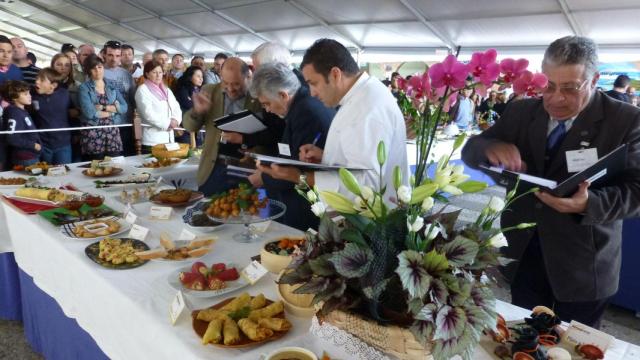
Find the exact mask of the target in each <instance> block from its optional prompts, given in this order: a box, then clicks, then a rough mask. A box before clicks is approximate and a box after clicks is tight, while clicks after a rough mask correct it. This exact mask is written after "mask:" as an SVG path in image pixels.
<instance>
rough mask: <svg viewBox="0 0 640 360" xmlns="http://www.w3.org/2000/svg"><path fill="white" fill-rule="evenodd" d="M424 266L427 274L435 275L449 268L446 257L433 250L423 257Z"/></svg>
mask: <svg viewBox="0 0 640 360" xmlns="http://www.w3.org/2000/svg"><path fill="white" fill-rule="evenodd" d="M424 266H425V268H426V269H427V272H428V273H429V274H437V273H439V272H441V271H445V270H447V269H448V268H449V261H447V257H446V256H445V255H443V254H440V253H438V252H437V251H436V249H433V250H431V251H429V252H428V253H427V254H426V255H425V256H424Z"/></svg>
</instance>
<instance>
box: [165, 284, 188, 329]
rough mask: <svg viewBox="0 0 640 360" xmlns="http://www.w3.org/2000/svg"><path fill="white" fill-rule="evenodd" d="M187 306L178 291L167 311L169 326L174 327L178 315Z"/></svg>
mask: <svg viewBox="0 0 640 360" xmlns="http://www.w3.org/2000/svg"><path fill="white" fill-rule="evenodd" d="M186 307H187V305H186V304H185V302H184V296H183V295H182V291H180V290H178V293H177V294H176V296H175V297H174V298H173V301H172V302H171V308H170V309H169V316H170V318H171V325H175V324H176V321H178V318H179V317H180V314H182V313H183V312H184V309H185V308H186Z"/></svg>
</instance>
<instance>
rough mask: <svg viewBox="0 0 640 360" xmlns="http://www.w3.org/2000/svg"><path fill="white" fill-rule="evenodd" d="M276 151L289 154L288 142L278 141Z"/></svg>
mask: <svg viewBox="0 0 640 360" xmlns="http://www.w3.org/2000/svg"><path fill="white" fill-rule="evenodd" d="M278 151H279V152H280V155H282V156H291V148H289V144H283V143H278Z"/></svg>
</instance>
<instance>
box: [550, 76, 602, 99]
mask: <svg viewBox="0 0 640 360" xmlns="http://www.w3.org/2000/svg"><path fill="white" fill-rule="evenodd" d="M589 80H590V79H584V81H583V82H581V83H580V84H578V85H562V86H557V85H556V84H554V83H552V82H549V83H548V84H547V87H546V88H545V89H544V90H543V91H542V92H543V93H544V94H547V95H553V94H555V93H556V90H560V93H561V94H562V95H564V96H575V95H578V94H580V92H581V91H582V90H584V88H585V85H586V84H587V83H588V82H589Z"/></svg>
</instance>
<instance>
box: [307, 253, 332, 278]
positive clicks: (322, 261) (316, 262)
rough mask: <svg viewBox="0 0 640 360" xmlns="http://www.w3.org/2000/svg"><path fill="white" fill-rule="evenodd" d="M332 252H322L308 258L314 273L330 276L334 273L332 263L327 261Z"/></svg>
mask: <svg viewBox="0 0 640 360" xmlns="http://www.w3.org/2000/svg"><path fill="white" fill-rule="evenodd" d="M331 256H333V255H332V254H324V255H321V256H319V257H317V258H315V259H310V260H309V266H310V267H311V271H313V274H314V275H319V276H331V275H333V274H335V273H336V271H335V269H334V268H333V265H332V264H331V263H330V262H329V258H331Z"/></svg>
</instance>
